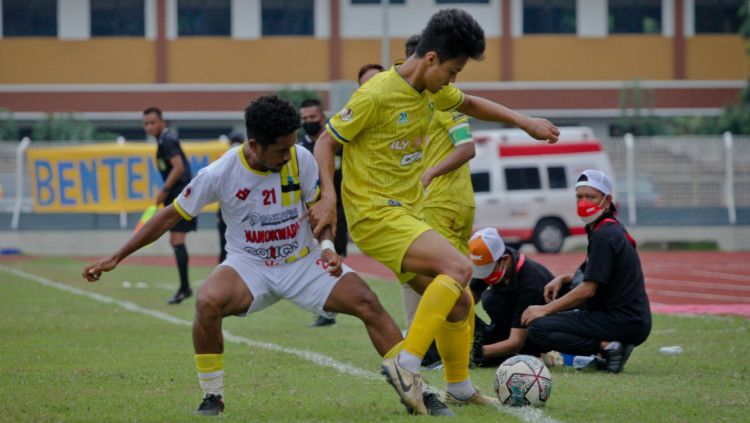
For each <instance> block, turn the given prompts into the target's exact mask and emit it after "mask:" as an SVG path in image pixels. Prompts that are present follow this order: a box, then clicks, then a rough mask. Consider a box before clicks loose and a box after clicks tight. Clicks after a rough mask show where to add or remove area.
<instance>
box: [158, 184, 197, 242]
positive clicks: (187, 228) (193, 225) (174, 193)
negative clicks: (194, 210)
mask: <svg viewBox="0 0 750 423" xmlns="http://www.w3.org/2000/svg"><path fill="white" fill-rule="evenodd" d="M186 186H187V184H185V185H181V184H177V186H176V187H174V188H173V189H171V190H170V191H169V193H167V198H166V199H165V200H164V203H165V204H172V202H173V201H174V200H175V199H176V198H177V197H178V196H179V195H180V193H181V192H182V190H183V188H185V187H186ZM196 230H198V216H195V217H194V218H192V219H191V220H185V219H180V221H179V222H177V223H176V224H175V225H174V226H172V229H170V232H192V231H196Z"/></svg>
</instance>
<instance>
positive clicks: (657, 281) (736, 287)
mask: <svg viewBox="0 0 750 423" xmlns="http://www.w3.org/2000/svg"><path fill="white" fill-rule="evenodd" d="M651 283H654V284H656V285H670V286H685V287H691V288H711V289H725V290H730V291H747V292H750V285H734V284H731V283H713V282H695V281H690V280H678V279H660V278H649V277H647V278H646V286H647V287H648V286H649V285H650V284H651Z"/></svg>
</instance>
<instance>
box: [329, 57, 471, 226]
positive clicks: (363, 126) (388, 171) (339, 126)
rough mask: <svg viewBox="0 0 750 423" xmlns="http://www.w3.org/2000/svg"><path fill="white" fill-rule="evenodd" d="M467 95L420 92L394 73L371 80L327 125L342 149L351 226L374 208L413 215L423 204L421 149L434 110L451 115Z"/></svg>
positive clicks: (451, 88)
mask: <svg viewBox="0 0 750 423" xmlns="http://www.w3.org/2000/svg"><path fill="white" fill-rule="evenodd" d="M462 102H463V93H462V92H461V91H460V90H459V89H458V88H456V87H455V86H453V85H448V86H446V87H445V88H443V89H442V90H440V91H438V92H437V93H435V94H433V93H430V92H429V91H428V90H424V91H422V92H418V91H417V90H415V89H414V88H413V87H412V86H411V85H409V83H408V82H407V81H406V80H405V79H404V78H403V77H402V76H401V75H399V73H398V72H396V68H395V67H394V68H391V69H389V70H387V71H385V72H381V73H379V74H377V75H375V76H374V77H373V78H372V79H370V80H369V81H368V82H367V83H366V84H365V85H363V86H362V87H360V88H359V89H358V90H357V91H355V93H354V94H353V95H352V98H351V99H350V100H349V102H348V103H347V105H346V106H345V107H344V109H343V110H341V111H340V112H339V113H337V114H336V115H334V116H333V117H332V118H331V120H330V121H329V122H328V124H327V125H326V130H327V131H328V133H329V134H330V135H331V136H332V137H333V138H334V139H336V140H337V141H338V142H340V143H342V144H344V145H346V148H345V149H344V166H343V174H344V175H346V176H345V177H344V180H343V182H342V187H341V192H342V197H343V202H344V208H345V211H346V216H347V220H348V221H350V222H351V221H356V220H358V219H359V218H360V214H361V213H364V212H366V211H367V210H368V209H371V208H373V207H382V206H401V207H404V208H405V209H407V210H409V211H412V210H413V209H414V208H415V207H416V206H417V205H418V204H419V202H420V201H421V199H422V186H421V184H420V183H419V178H420V176H421V175H422V172H423V171H424V169H425V167H424V161H423V160H422V158H423V156H424V152H423V149H424V147H425V146H426V144H427V142H428V140H429V136H428V131H429V124H430V120H431V119H432V117H433V114H434V113H435V110H453V109H455V108H456V107H458V106H459V105H460V104H461V103H462Z"/></svg>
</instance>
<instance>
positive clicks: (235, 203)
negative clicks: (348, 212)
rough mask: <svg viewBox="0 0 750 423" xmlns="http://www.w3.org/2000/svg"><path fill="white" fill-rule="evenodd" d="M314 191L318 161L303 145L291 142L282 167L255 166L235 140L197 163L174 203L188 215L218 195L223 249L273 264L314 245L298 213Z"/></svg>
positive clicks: (306, 223)
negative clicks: (276, 169) (288, 156)
mask: <svg viewBox="0 0 750 423" xmlns="http://www.w3.org/2000/svg"><path fill="white" fill-rule="evenodd" d="M282 179H283V180H284V183H282ZM319 194H320V188H319V182H318V165H317V163H316V162H315V159H314V157H313V155H312V154H311V153H310V152H309V151H307V150H306V149H304V148H296V146H295V147H292V159H291V160H290V161H289V162H288V163H287V164H286V165H285V166H284V169H282V171H281V172H270V171H268V172H260V171H257V170H255V169H252V168H251V167H250V166H249V165H248V163H247V161H246V160H245V156H244V155H243V154H242V146H239V147H235V148H233V149H231V150H229V151H228V152H226V153H225V154H224V155H223V156H221V158H219V159H218V160H216V161H215V162H213V163H211V164H210V165H209V166H207V167H205V168H203V169H201V171H200V172H198V175H197V176H196V177H194V178H193V180H192V181H191V182H190V184H189V185H188V186H187V187H186V188H185V189H184V190H183V191H182V193H181V194H180V196H179V197H177V199H176V200H175V202H174V203H173V204H174V206H175V208H176V209H177V211H178V212H180V214H182V215H183V217H185V218H192V217H194V216H196V215H198V213H200V211H201V209H202V208H203V207H204V206H205V205H206V204H209V203H213V202H215V201H218V202H219V207H221V214H222V217H223V218H224V222H226V224H227V230H226V238H227V245H226V249H227V254H228V255H237V256H241V257H246V258H247V259H249V260H255V261H257V262H259V263H263V264H265V265H267V266H275V265H279V264H284V263H291V262H292V261H294V260H296V259H297V258H299V257H303V256H306V255H307V254H308V253H309V252H310V250H311V249H313V248H314V246H315V243H314V241H313V235H312V230H311V229H310V223H309V221H308V220H307V219H304V220H300V217H301V216H302V215H303V213H304V212H305V210H306V208H307V205H309V204H311V203H314V202H315V201H317V200H318V196H319Z"/></svg>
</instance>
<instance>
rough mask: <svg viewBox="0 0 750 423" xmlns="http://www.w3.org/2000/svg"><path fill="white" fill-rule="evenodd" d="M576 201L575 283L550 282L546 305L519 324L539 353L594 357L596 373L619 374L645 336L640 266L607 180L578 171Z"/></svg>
mask: <svg viewBox="0 0 750 423" xmlns="http://www.w3.org/2000/svg"><path fill="white" fill-rule="evenodd" d="M576 198H577V201H578V215H579V216H580V217H581V219H582V220H583V222H584V223H585V224H586V232H587V233H588V241H589V243H588V252H587V256H586V261H584V263H583V264H582V265H581V266H580V267H579V270H580V272H577V273H576V274H580V276H581V277H576V278H574V277H573V275H562V276H558V277H556V278H555V279H553V280H552V281H551V282H550V283H549V284H547V286H546V287H545V289H544V295H545V299H546V301H547V304H545V305H536V306H531V307H529V308H528V309H526V311H525V312H524V313H523V316H522V318H521V321H522V323H523V324H525V325H528V327H529V333H528V337H529V340H530V341H532V342H533V343H534V344H536V345H539V346H540V347H541V348H542V349H553V350H557V351H559V352H561V353H566V354H572V355H596V354H598V355H600V356H601V358H602V359H601V360H598V368H599V370H604V371H609V372H612V373H620V372H621V371H622V369H623V367H624V366H625V362H626V361H627V360H628V357H629V356H630V354H631V352H632V351H633V348H634V346H637V345H640V344H642V343H643V342H644V341H645V340H646V338H648V335H649V333H650V332H651V311H650V306H649V301H648V296H647V295H646V288H645V286H644V280H643V271H642V269H641V262H640V259H639V257H638V253H637V252H636V248H635V241H634V240H633V238H631V237H630V235H629V234H628V233H627V231H626V230H625V228H624V227H623V226H622V225H621V224H620V222H619V221H618V220H617V218H616V214H615V213H616V210H615V207H614V205H613V204H612V181H611V180H610V179H609V177H608V176H607V175H605V174H604V173H602V172H599V171H596V170H586V171H584V172H583V173H582V174H581V176H580V177H579V178H578V182H577V183H576ZM574 279H576V280H574ZM568 290H569V291H568ZM566 291H568V292H566ZM563 293H564V295H562V294H563Z"/></svg>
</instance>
